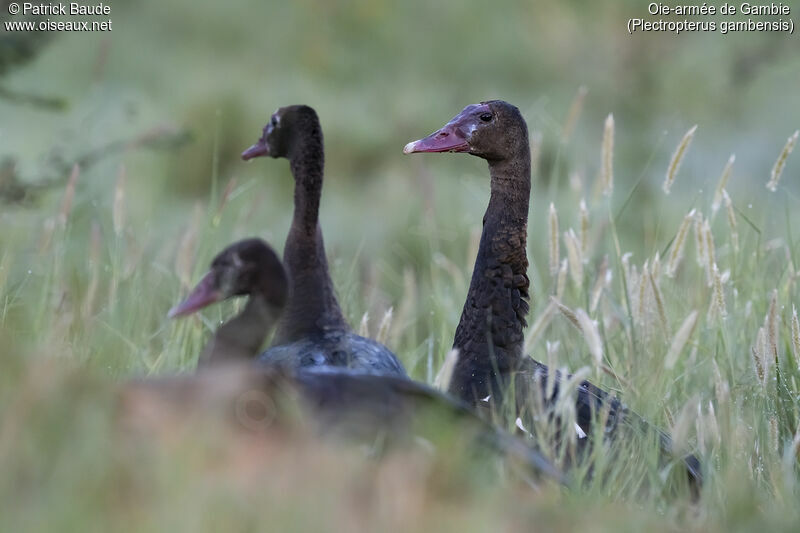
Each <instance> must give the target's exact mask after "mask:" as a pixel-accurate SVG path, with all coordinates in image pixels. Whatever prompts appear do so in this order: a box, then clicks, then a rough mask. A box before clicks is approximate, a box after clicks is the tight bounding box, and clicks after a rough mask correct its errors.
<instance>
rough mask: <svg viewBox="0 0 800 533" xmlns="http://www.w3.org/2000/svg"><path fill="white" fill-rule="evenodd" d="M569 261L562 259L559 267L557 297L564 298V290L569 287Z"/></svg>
mask: <svg viewBox="0 0 800 533" xmlns="http://www.w3.org/2000/svg"><path fill="white" fill-rule="evenodd" d="M568 266H569V262H568V261H567V260H566V259H564V260H563V261H561V267H560V268H559V269H558V279H557V280H556V297H557V298H563V296H564V290H565V289H566V288H567V270H568V268H567V267H568Z"/></svg>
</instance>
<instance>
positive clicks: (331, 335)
mask: <svg viewBox="0 0 800 533" xmlns="http://www.w3.org/2000/svg"><path fill="white" fill-rule="evenodd" d="M258 360H259V362H261V363H268V364H279V365H282V366H287V367H291V368H302V367H314V366H323V367H328V366H331V367H340V368H349V369H355V370H361V371H363V372H369V373H373V374H391V375H398V376H405V369H404V368H403V366H402V365H401V364H400V362H399V361H398V360H397V358H396V357H395V356H394V354H392V353H391V352H390V351H389V350H387V349H386V347H385V346H384V345H382V344H380V343H379V342H376V341H374V340H372V339H366V338H364V337H361V336H359V335H356V334H355V333H353V332H352V331H342V330H341V329H334V330H331V331H327V332H325V333H322V334H316V335H312V336H309V337H306V338H303V339H300V340H298V341H294V342H290V343H288V344H281V345H279V346H273V347H271V348H269V349H268V350H267V351H265V352H264V353H262V354H261V355H260V356H259V358H258Z"/></svg>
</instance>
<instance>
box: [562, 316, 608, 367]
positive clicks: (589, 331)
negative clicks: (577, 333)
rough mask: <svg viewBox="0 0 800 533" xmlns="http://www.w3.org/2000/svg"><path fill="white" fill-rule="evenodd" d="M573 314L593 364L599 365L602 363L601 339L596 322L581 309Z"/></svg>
mask: <svg viewBox="0 0 800 533" xmlns="http://www.w3.org/2000/svg"><path fill="white" fill-rule="evenodd" d="M562 312H563V311H562ZM575 316H576V318H577V320H578V324H580V329H581V331H582V332H583V338H584V339H585V340H586V345H587V346H588V347H589V352H590V353H591V354H592V358H593V359H594V362H595V364H597V365H598V366H599V365H601V364H602V363H603V340H602V339H601V338H600V331H598V329H597V323H596V322H595V321H594V320H592V319H591V318H590V317H589V315H588V314H587V313H586V311H584V310H583V309H578V310H577V312H576V313H575Z"/></svg>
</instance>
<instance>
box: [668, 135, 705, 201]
mask: <svg viewBox="0 0 800 533" xmlns="http://www.w3.org/2000/svg"><path fill="white" fill-rule="evenodd" d="M696 130H697V124H695V125H694V126H692V127H691V128H690V129H689V131H687V132H686V134H684V136H683V138H682V139H681V142H680V143H679V144H678V147H677V148H676V149H675V153H674V154H672V159H670V162H669V166H668V167H667V176H666V178H665V179H664V185H662V189H664V194H669V193H670V190H671V189H672V185H673V183H675V176H677V175H678V170H680V168H681V162H682V161H683V156H685V155H686V151H687V150H688V149H689V145H690V144H691V143H692V138H693V137H694V132H695V131H696Z"/></svg>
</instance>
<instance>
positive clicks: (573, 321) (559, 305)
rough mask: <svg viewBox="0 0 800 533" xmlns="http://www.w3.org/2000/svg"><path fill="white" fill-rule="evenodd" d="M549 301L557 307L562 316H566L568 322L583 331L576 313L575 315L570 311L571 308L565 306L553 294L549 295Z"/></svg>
mask: <svg viewBox="0 0 800 533" xmlns="http://www.w3.org/2000/svg"><path fill="white" fill-rule="evenodd" d="M550 301H551V302H552V303H553V304H555V306H556V307H557V308H558V310H559V311H561V314H562V315H564V317H566V319H567V320H569V322H570V324H572V325H573V326H575V328H576V329H577V330H578V331H581V332H582V331H583V329H582V328H581V323H580V321H579V320H578V315H576V314H575V313H574V312H573V311H572V309H570V308H569V307H567V306H566V305H564V304H563V303H561V301H560V300H559V299H558V298H555V297H553V296H551V297H550Z"/></svg>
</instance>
